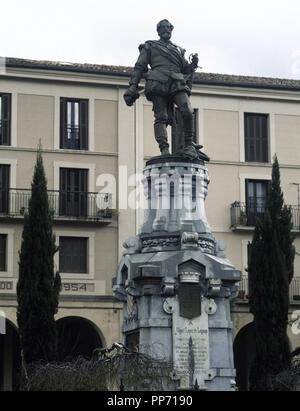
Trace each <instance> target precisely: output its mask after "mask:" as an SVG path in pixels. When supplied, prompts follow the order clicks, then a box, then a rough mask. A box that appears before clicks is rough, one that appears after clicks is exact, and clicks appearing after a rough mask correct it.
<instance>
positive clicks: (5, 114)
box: [0, 94, 11, 146]
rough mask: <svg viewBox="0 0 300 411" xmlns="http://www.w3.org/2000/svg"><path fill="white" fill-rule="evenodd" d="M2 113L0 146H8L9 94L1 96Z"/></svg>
mask: <svg viewBox="0 0 300 411" xmlns="http://www.w3.org/2000/svg"><path fill="white" fill-rule="evenodd" d="M1 98H2V112H1V113H0V115H1V120H2V127H1V131H2V133H1V134H0V145H7V146H9V145H10V144H11V143H10V129H11V127H10V124H11V120H10V119H11V95H10V94H2V95H1Z"/></svg>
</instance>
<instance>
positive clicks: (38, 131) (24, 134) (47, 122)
mask: <svg viewBox="0 0 300 411" xmlns="http://www.w3.org/2000/svg"><path fill="white" fill-rule="evenodd" d="M17 124H18V128H17V130H18V146H19V147H33V148H35V147H37V145H38V143H39V140H41V143H42V146H43V147H44V148H53V144H54V97H51V96H36V95H29V94H19V95H18V122H17Z"/></svg>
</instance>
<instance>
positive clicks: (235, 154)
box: [203, 109, 240, 161]
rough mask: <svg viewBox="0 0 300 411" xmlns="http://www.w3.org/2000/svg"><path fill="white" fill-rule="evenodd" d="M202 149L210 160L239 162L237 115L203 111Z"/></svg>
mask: <svg viewBox="0 0 300 411" xmlns="http://www.w3.org/2000/svg"><path fill="white" fill-rule="evenodd" d="M203 127H204V131H203V134H204V148H205V152H206V153H207V154H208V155H209V157H210V158H211V159H212V160H222V161H239V156H240V146H239V113H238V112H236V111H225V110H208V109H205V110H204V114H203Z"/></svg>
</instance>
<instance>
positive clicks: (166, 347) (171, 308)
mask: <svg viewBox="0 0 300 411" xmlns="http://www.w3.org/2000/svg"><path fill="white" fill-rule="evenodd" d="M144 176H145V179H144V187H145V197H146V203H147V204H146V206H147V208H146V210H145V218H144V224H143V225H142V227H141V230H140V233H139V235H138V236H136V237H131V238H129V239H128V240H127V241H126V242H125V244H124V246H125V248H126V250H125V251H124V255H123V257H122V260H121V262H120V265H119V269H118V273H117V277H116V279H115V281H114V294H115V296H116V297H117V298H118V299H120V300H122V301H124V324H123V334H124V338H125V345H126V346H128V347H129V348H132V349H134V348H137V347H138V349H139V350H140V352H145V353H147V354H151V355H153V356H154V357H155V356H156V355H157V356H158V357H159V358H161V359H164V360H166V361H169V362H171V363H172V364H173V372H172V373H171V375H170V377H169V378H167V379H166V381H165V384H164V386H162V389H164V390H166V389H169V390H181V389H182V390H183V389H184V390H193V389H200V390H210V391H214V390H232V389H233V388H234V379H235V370H234V365H233V351H232V322H231V314H230V300H231V299H232V298H234V297H235V296H236V294H237V290H238V281H239V279H240V272H239V271H238V270H236V269H235V268H234V266H233V265H232V264H231V263H230V261H228V260H227V259H226V256H225V254H224V246H223V244H221V243H219V242H217V241H216V240H215V239H214V237H213V235H212V233H211V230H210V227H209V225H208V222H207V219H206V215H205V208H204V200H205V197H206V194H207V185H208V182H209V178H208V174H207V169H206V166H205V164H204V161H202V160H197V161H194V162H193V163H190V162H185V161H184V160H182V159H180V158H174V157H173V156H169V157H165V158H163V157H157V158H153V159H151V160H149V161H148V163H147V165H146V167H145V170H144ZM126 388H127V389H130V387H126Z"/></svg>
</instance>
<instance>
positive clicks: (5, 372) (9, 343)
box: [0, 318, 21, 391]
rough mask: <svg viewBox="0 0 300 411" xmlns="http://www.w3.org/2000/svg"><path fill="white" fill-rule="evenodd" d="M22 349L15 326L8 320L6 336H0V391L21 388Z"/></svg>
mask: <svg viewBox="0 0 300 411" xmlns="http://www.w3.org/2000/svg"><path fill="white" fill-rule="evenodd" d="M20 372H21V349H20V338H19V334H18V330H17V327H16V326H15V324H14V323H13V322H12V321H10V320H8V319H7V318H6V320H5V334H0V391H17V390H18V389H19V388H20Z"/></svg>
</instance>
